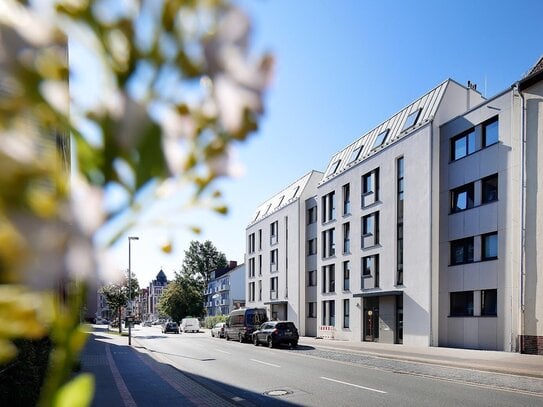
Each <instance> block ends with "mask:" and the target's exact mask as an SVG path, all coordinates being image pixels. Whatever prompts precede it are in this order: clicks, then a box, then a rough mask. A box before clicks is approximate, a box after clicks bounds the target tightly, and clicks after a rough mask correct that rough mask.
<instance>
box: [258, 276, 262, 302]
mask: <svg viewBox="0 0 543 407" xmlns="http://www.w3.org/2000/svg"><path fill="white" fill-rule="evenodd" d="M258 301H262V280H258Z"/></svg>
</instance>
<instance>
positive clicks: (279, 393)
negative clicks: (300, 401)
mask: <svg viewBox="0 0 543 407" xmlns="http://www.w3.org/2000/svg"><path fill="white" fill-rule="evenodd" d="M264 394H265V395H266V396H272V397H280V396H286V395H287V394H292V392H291V391H288V390H270V391H266V392H264Z"/></svg>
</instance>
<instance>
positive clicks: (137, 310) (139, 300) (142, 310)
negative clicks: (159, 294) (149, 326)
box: [134, 288, 150, 321]
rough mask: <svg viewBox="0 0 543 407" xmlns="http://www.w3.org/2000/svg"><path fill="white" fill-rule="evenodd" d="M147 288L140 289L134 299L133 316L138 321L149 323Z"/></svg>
mask: <svg viewBox="0 0 543 407" xmlns="http://www.w3.org/2000/svg"><path fill="white" fill-rule="evenodd" d="M148 309H149V288H142V289H140V291H139V293H138V295H137V296H136V298H134V316H135V318H136V320H139V321H149V320H150V319H149V314H148V312H147V310H148Z"/></svg>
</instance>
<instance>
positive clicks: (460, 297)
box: [450, 291, 473, 317]
mask: <svg viewBox="0 0 543 407" xmlns="http://www.w3.org/2000/svg"><path fill="white" fill-rule="evenodd" d="M450 300H451V310H450V316H451V317H471V316H473V291H459V292H454V293H451V294H450Z"/></svg>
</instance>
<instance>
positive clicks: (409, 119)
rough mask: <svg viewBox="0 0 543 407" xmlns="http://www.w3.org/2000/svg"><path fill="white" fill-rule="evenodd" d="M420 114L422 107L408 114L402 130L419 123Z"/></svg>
mask: <svg viewBox="0 0 543 407" xmlns="http://www.w3.org/2000/svg"><path fill="white" fill-rule="evenodd" d="M419 114H420V109H417V110H415V111H414V112H412V113H410V114H409V116H407V119H405V123H404V124H403V127H402V131H404V130H407V129H408V128H410V127H413V126H414V125H415V124H416V123H417V119H418V118H419Z"/></svg>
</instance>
